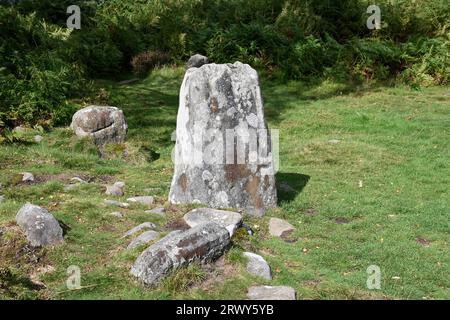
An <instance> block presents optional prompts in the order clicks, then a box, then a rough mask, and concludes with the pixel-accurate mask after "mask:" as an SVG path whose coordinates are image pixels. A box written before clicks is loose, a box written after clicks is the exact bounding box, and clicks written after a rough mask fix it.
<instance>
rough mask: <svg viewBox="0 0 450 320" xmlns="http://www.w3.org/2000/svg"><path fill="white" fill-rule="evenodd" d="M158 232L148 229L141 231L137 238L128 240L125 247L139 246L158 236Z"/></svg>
mask: <svg viewBox="0 0 450 320" xmlns="http://www.w3.org/2000/svg"><path fill="white" fill-rule="evenodd" d="M158 236H159V232H156V231H153V230H149V231H145V232H143V233H141V234H140V235H139V236H138V237H137V238H135V239H133V241H131V242H130V244H129V245H128V247H127V249H134V248H136V247H137V246H140V245H141V244H146V243H149V242H150V241H153V240H155V239H156V238H158Z"/></svg>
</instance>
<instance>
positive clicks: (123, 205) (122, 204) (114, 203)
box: [105, 200, 130, 209]
mask: <svg viewBox="0 0 450 320" xmlns="http://www.w3.org/2000/svg"><path fill="white" fill-rule="evenodd" d="M105 204H107V205H110V206H116V207H119V208H124V209H126V208H129V207H130V205H129V204H128V203H126V202H120V201H116V200H105Z"/></svg>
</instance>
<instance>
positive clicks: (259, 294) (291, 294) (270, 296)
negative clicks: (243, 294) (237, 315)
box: [247, 286, 296, 300]
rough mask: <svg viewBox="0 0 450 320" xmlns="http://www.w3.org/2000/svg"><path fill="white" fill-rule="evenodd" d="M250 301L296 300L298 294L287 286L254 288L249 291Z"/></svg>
mask: <svg viewBox="0 0 450 320" xmlns="http://www.w3.org/2000/svg"><path fill="white" fill-rule="evenodd" d="M247 298H248V299H250V300H295V299H296V292H295V290H294V289H293V288H291V287H287V286H273V287H272V286H253V287H250V288H249V289H248V292H247Z"/></svg>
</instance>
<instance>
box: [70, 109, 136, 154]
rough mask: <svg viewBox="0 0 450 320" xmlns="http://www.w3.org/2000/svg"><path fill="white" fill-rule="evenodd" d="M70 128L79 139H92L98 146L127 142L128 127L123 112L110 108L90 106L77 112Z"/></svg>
mask: <svg viewBox="0 0 450 320" xmlns="http://www.w3.org/2000/svg"><path fill="white" fill-rule="evenodd" d="M70 127H71V128H72V129H73V130H74V131H75V134H76V135H77V136H79V137H91V138H93V140H94V142H95V144H96V145H98V146H102V145H105V144H108V143H122V142H124V141H125V138H126V134H127V130H128V126H127V123H126V121H125V117H124V115H123V112H122V110H120V109H118V108H116V107H110V106H89V107H86V108H84V109H81V110H79V111H77V112H76V113H75V114H74V115H73V117H72V124H71V125H70Z"/></svg>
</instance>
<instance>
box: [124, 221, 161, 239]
mask: <svg viewBox="0 0 450 320" xmlns="http://www.w3.org/2000/svg"><path fill="white" fill-rule="evenodd" d="M155 228H156V226H155V224H154V223H151V222H144V223H141V224H140V225H138V226H136V227H134V228H133V229H131V230H128V231H127V232H126V233H125V234H124V235H123V237H122V238H126V237H129V236H131V235H133V234H135V233H137V232H139V231H142V230H145V229H155Z"/></svg>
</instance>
